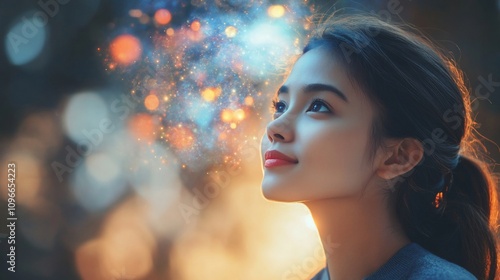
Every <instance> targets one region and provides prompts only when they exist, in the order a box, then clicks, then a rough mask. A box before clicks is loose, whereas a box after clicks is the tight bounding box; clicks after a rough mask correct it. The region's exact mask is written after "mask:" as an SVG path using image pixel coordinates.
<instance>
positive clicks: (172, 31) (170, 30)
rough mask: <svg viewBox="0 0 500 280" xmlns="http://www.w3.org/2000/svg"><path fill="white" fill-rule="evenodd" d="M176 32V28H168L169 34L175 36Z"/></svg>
mask: <svg viewBox="0 0 500 280" xmlns="http://www.w3.org/2000/svg"><path fill="white" fill-rule="evenodd" d="M174 33H175V31H174V29H173V28H172V27H170V28H168V29H167V35H168V36H174Z"/></svg>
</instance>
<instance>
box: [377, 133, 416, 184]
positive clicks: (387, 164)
mask: <svg viewBox="0 0 500 280" xmlns="http://www.w3.org/2000/svg"><path fill="white" fill-rule="evenodd" d="M391 142H392V143H391V145H389V147H388V148H386V149H385V150H384V151H383V152H382V153H383V156H382V160H381V161H380V163H379V165H378V168H377V175H378V176H379V177H381V178H383V179H386V180H391V179H394V178H396V177H397V176H399V175H402V174H405V173H406V172H408V171H410V170H411V169H412V168H413V167H415V166H416V165H417V164H418V163H419V162H420V160H422V157H423V156H424V148H423V146H422V143H420V141H418V140H417V139H414V138H404V139H398V140H391Z"/></svg>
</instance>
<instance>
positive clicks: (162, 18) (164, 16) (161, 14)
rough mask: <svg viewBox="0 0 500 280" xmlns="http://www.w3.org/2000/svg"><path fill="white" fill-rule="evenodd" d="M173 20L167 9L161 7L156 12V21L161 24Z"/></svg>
mask: <svg viewBox="0 0 500 280" xmlns="http://www.w3.org/2000/svg"><path fill="white" fill-rule="evenodd" d="M171 20H172V14H171V13H170V12H169V11H168V10H167V9H159V10H158V11H156V13H155V21H156V23H157V24H159V25H166V24H168V23H169V22H170V21H171Z"/></svg>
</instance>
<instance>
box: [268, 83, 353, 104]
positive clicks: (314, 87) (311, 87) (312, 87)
mask: <svg viewBox="0 0 500 280" xmlns="http://www.w3.org/2000/svg"><path fill="white" fill-rule="evenodd" d="M318 91H328V92H331V93H333V94H335V95H337V96H338V97H340V99H342V100H344V101H345V102H349V101H348V100H347V97H346V96H345V94H344V93H342V91H340V90H339V89H338V88H336V87H334V86H332V85H327V84H320V83H315V84H308V85H306V86H305V87H304V89H303V92H305V93H308V92H318ZM288 92H289V90H288V87H287V86H281V87H280V88H279V89H278V92H277V95H279V94H281V93H288Z"/></svg>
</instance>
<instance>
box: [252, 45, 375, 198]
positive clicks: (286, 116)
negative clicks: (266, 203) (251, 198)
mask: <svg viewBox="0 0 500 280" xmlns="http://www.w3.org/2000/svg"><path fill="white" fill-rule="evenodd" d="M276 102H277V103H276V105H275V110H276V113H275V115H274V120H273V121H271V122H270V123H269V124H268V126H267V133H266V134H265V135H264V137H263V139H262V150H261V153H262V160H263V166H264V167H263V168H264V178H263V181H262V188H263V194H264V196H265V197H266V198H267V199H270V200H276V201H290V202H291V201H295V202H298V201H302V202H305V201H310V200H317V199H324V198H334V197H346V196H353V195H356V194H359V193H360V191H362V189H363V188H364V186H366V185H367V184H368V183H369V182H370V181H371V180H373V179H374V176H375V170H374V168H373V166H372V164H371V161H370V159H369V155H370V145H369V144H370V136H371V128H372V122H373V118H374V109H373V108H372V105H371V103H370V101H369V100H368V98H367V97H366V96H365V95H364V94H363V93H362V92H361V91H360V89H359V88H357V87H356V86H355V85H353V84H352V83H351V82H350V80H349V79H348V77H347V74H346V71H345V69H344V68H343V67H342V65H341V64H339V62H338V61H337V59H336V58H335V57H333V56H332V55H330V54H328V53H327V52H325V51H324V50H321V49H320V48H316V49H313V50H310V51H309V52H307V53H306V54H304V55H302V56H301V57H300V58H299V60H298V61H297V62H296V63H295V65H294V67H293V69H292V71H291V73H290V75H289V76H288V78H287V80H286V81H285V83H284V84H283V86H282V87H281V88H280V89H279V91H278V98H277V101H276ZM266 151H278V152H280V153H281V154H284V155H285V156H287V157H288V158H287V159H285V160H283V159H282V156H281V155H279V154H277V153H274V152H268V153H267V160H266ZM280 158H281V159H280Z"/></svg>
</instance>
